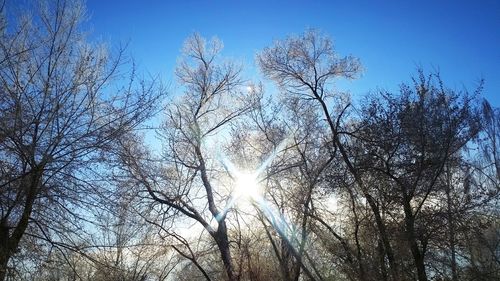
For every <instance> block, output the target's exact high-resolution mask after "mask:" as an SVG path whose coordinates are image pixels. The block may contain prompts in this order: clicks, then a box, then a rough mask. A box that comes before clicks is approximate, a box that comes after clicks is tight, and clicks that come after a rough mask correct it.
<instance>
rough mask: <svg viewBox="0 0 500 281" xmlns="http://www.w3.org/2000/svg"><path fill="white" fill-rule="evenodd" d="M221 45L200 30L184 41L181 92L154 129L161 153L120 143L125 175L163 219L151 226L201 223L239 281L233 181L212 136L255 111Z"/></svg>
mask: <svg viewBox="0 0 500 281" xmlns="http://www.w3.org/2000/svg"><path fill="white" fill-rule="evenodd" d="M221 49H222V43H221V42H220V41H219V40H217V39H213V40H210V41H209V42H206V41H205V40H204V39H203V38H202V37H201V36H199V35H198V34H195V35H193V36H192V37H190V38H189V39H188V40H187V41H186V43H185V45H184V50H183V51H184V53H183V57H182V59H181V61H180V63H179V65H178V67H177V70H176V74H177V77H178V79H179V82H180V84H181V85H182V86H183V88H184V90H185V93H184V95H182V96H180V97H179V98H178V100H177V101H176V102H174V103H172V105H171V106H170V107H169V108H168V109H167V111H166V121H165V126H164V127H163V128H162V129H161V130H160V131H159V134H160V135H161V138H162V140H163V148H164V150H163V155H162V156H161V157H160V159H156V160H155V159H154V157H153V155H152V154H150V153H148V152H147V148H144V147H141V146H140V145H139V144H138V142H133V141H131V142H128V143H125V144H124V145H123V147H124V148H125V149H124V151H123V152H122V161H123V163H124V165H125V169H126V170H127V172H128V174H129V175H130V176H131V177H132V178H133V180H134V181H135V182H136V183H137V185H138V186H140V187H142V188H143V190H144V191H145V192H147V195H148V197H149V198H150V199H151V200H153V201H154V202H155V203H156V204H157V207H156V208H155V210H154V212H155V215H153V216H152V217H153V218H154V217H160V218H163V219H160V220H159V221H158V219H156V221H157V222H156V224H158V225H160V226H162V227H164V229H165V230H166V231H172V230H173V231H175V226H173V227H171V225H172V223H173V222H178V221H179V220H181V219H182V218H185V219H186V218H187V219H189V220H192V222H193V221H194V222H196V223H197V224H199V225H200V226H202V227H203V229H204V231H206V232H207V233H208V235H209V236H210V237H211V239H213V240H212V241H213V242H215V245H216V247H217V249H218V251H219V253H220V257H221V260H222V262H223V264H224V271H225V275H226V276H227V278H228V279H229V280H237V274H236V272H237V271H236V269H235V267H234V264H233V259H232V256H231V247H230V244H229V242H230V238H229V236H228V233H229V231H228V225H227V222H226V218H227V215H228V212H229V209H228V208H224V206H227V205H228V204H229V201H230V198H231V196H232V194H231V192H230V191H231V186H230V183H231V181H230V179H229V178H228V176H227V171H226V170H224V167H223V165H222V163H221V161H220V159H219V161H217V160H218V159H217V158H216V157H217V149H216V147H217V146H219V147H220V146H221V143H217V144H216V146H215V147H214V146H213V145H211V142H213V139H211V137H212V136H214V135H216V134H219V135H220V134H224V131H227V130H228V128H229V126H230V125H231V124H232V123H234V122H235V121H237V120H238V118H240V117H241V116H242V115H243V114H245V113H247V112H248V111H249V110H251V109H252V107H253V104H254V101H253V100H252V99H249V98H251V95H249V94H248V93H246V92H245V91H243V89H244V88H243V80H242V79H241V77H240V69H239V67H237V66H236V65H235V64H234V63H231V62H220V59H219V54H220V51H221ZM219 141H220V140H219ZM223 178H226V181H224V180H222V179H223ZM224 185H226V188H223V186H224ZM227 185H229V187H227ZM180 236H181V237H182V235H180ZM181 240H182V239H181ZM176 250H179V249H178V248H177V249H176ZM179 253H180V254H181V255H184V254H183V253H182V252H181V251H179ZM186 256H187V255H186ZM190 256H191V258H190V260H191V261H193V262H194V261H195V259H194V257H193V256H192V255H190ZM196 266H197V267H198V268H199V269H200V270H201V267H200V266H199V265H196ZM204 275H205V278H207V279H209V276H207V275H206V274H204Z"/></svg>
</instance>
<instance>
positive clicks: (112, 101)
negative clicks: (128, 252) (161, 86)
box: [0, 1, 161, 280]
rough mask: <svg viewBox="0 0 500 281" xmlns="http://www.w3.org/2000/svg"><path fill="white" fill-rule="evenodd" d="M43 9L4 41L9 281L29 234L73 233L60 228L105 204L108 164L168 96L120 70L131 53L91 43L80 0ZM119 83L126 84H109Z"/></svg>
mask: <svg viewBox="0 0 500 281" xmlns="http://www.w3.org/2000/svg"><path fill="white" fill-rule="evenodd" d="M35 11H36V13H35V15H34V16H33V17H28V16H27V15H25V16H20V17H18V20H17V21H13V22H8V24H9V26H10V27H11V28H9V29H8V30H7V29H3V30H2V34H1V37H2V38H1V40H0V108H1V109H0V162H1V164H0V167H1V168H0V188H1V193H0V194H1V195H0V210H1V213H0V215H1V219H0V241H1V242H0V280H4V279H5V277H6V275H7V273H8V264H9V260H10V258H11V257H12V256H13V255H14V254H15V253H16V252H17V251H18V247H20V243H21V241H22V238H23V237H24V235H25V234H26V232H32V233H33V234H36V235H37V236H38V237H42V238H44V239H47V240H53V239H57V234H55V233H59V235H60V237H68V236H67V235H66V234H67V233H65V232H67V231H69V230H70V228H65V229H58V228H59V227H60V226H61V225H62V223H61V224H58V223H59V222H68V220H69V221H70V222H71V223H69V224H67V225H71V224H73V226H76V225H77V224H78V218H82V217H84V216H85V215H84V214H82V213H81V212H79V211H78V209H79V208H82V207H83V205H86V207H89V206H92V205H94V203H96V202H97V201H98V199H97V196H98V195H99V194H101V193H102V190H100V189H99V187H98V186H95V185H94V184H91V182H92V180H91V179H92V178H95V176H94V175H95V173H98V169H99V165H98V164H99V163H101V162H102V160H103V159H105V154H106V151H107V150H108V148H109V147H110V146H111V144H112V143H113V142H114V141H115V140H116V139H118V138H120V137H121V136H122V135H124V134H127V133H128V132H130V131H131V130H133V129H134V128H135V127H136V126H137V125H138V124H140V123H141V122H142V121H144V120H145V119H146V118H147V117H148V116H150V115H151V114H152V113H153V111H154V108H155V106H154V105H155V104H156V103H157V97H158V94H159V93H161V90H160V91H157V90H158V89H157V88H156V84H155V83H146V82H144V83H142V82H141V83H135V82H136V81H135V80H134V79H136V77H135V74H134V73H133V72H131V73H129V74H126V73H125V72H122V73H121V74H120V72H119V69H120V68H121V67H122V66H123V63H124V59H123V57H122V55H123V51H121V50H120V51H118V54H117V55H116V56H114V58H113V56H111V55H110V54H109V53H108V52H107V51H106V49H105V48H104V47H102V46H98V45H95V44H91V43H88V42H86V40H85V37H84V34H83V32H82V30H81V28H80V23H81V20H82V19H83V18H84V15H85V11H84V7H83V5H82V4H81V3H80V2H78V1H57V2H52V1H48V2H40V3H39V4H38V5H37V6H36V9H35ZM120 75H130V76H129V77H130V80H129V81H128V82H126V80H127V78H126V76H120ZM116 78H120V79H121V78H125V79H121V81H125V82H126V83H125V85H124V86H123V87H117V89H113V87H109V85H110V82H111V81H113V79H116ZM136 86H137V87H136ZM76 228H78V227H76Z"/></svg>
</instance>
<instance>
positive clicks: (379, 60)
mask: <svg viewBox="0 0 500 281" xmlns="http://www.w3.org/2000/svg"><path fill="white" fill-rule="evenodd" d="M87 10H88V14H89V15H90V22H89V23H90V25H91V26H92V29H93V33H92V34H93V35H92V36H93V37H95V38H99V39H102V40H104V41H107V42H109V43H110V44H111V45H115V44H117V42H122V43H127V42H128V43H129V48H128V50H129V52H130V53H131V54H132V55H133V57H134V58H135V60H136V61H137V62H138V63H139V66H140V67H141V68H142V69H146V70H148V71H149V72H151V73H160V74H161V76H162V77H163V79H164V80H165V82H166V83H174V82H175V79H174V74H173V70H174V68H175V63H176V60H177V58H178V56H179V54H180V49H181V47H182V43H183V41H184V40H185V39H186V38H187V37H188V36H189V35H190V34H192V33H193V32H199V33H201V34H202V35H203V36H204V37H208V38H210V37H212V36H217V37H219V38H220V39H221V40H222V41H223V42H224V45H225V49H224V55H226V56H228V57H230V58H234V59H236V60H238V61H241V62H243V63H244V64H245V67H246V74H248V75H249V76H254V75H256V73H257V72H256V69H257V68H256V66H255V63H254V57H255V54H256V52H258V51H259V50H261V49H262V48H264V47H266V46H269V45H271V44H272V42H273V40H276V39H281V38H285V37H286V36H287V35H291V34H299V33H301V32H303V31H304V30H305V29H307V28H316V29H319V30H321V31H322V32H324V33H326V34H328V35H330V36H331V37H332V38H333V39H334V42H335V45H336V48H337V50H338V52H339V53H340V54H341V55H348V54H352V55H354V56H357V57H359V58H360V59H361V62H362V64H363V66H364V68H365V71H364V73H363V76H362V77H361V78H360V79H358V80H355V81H352V82H348V83H345V82H344V83H340V84H339V88H342V89H348V90H350V91H351V93H352V94H353V95H355V96H361V95H363V94H366V93H367V92H369V91H373V90H375V89H377V88H385V89H390V90H394V89H397V87H398V85H399V84H400V83H401V82H405V81H409V78H410V76H411V75H412V74H414V73H415V69H416V67H417V66H422V67H424V69H425V70H429V71H430V70H435V69H439V70H440V72H441V74H442V77H443V79H444V81H445V83H446V84H447V85H448V86H450V87H452V88H454V89H458V90H461V89H463V88H464V87H466V88H467V89H469V90H473V89H474V87H475V86H476V85H477V83H478V81H479V79H480V78H484V79H485V80H486V84H485V89H484V95H485V96H486V97H487V98H488V99H489V100H490V102H491V103H492V104H493V105H494V106H496V107H500V1H497V0H478V1H472V0H470V1H459V0H457V1H437V0H436V1H404V0H401V1H318V0H308V1H306V0H304V1H295V0H291V1H271V0H268V1H250V0H247V1H241V0H233V1H229V0H224V1H222V0H197V1H195V0H183V1H181V0H179V1H166V0H164V1H160V0H149V1H147V0H144V1H129V0H122V1H111V0H108V1H103V0H87ZM254 77H255V76H254ZM254 77H249V78H254Z"/></svg>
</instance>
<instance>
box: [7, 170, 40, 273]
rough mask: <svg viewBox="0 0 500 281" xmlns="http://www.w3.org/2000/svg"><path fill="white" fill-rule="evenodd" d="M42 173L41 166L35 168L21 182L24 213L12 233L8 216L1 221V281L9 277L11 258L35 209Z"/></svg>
mask: <svg viewBox="0 0 500 281" xmlns="http://www.w3.org/2000/svg"><path fill="white" fill-rule="evenodd" d="M41 175H42V169H41V168H36V169H33V170H32V171H31V172H30V173H29V174H28V176H27V177H26V178H25V179H24V180H23V182H22V183H21V186H20V190H19V192H22V191H23V190H25V191H26V198H25V202H24V206H23V212H22V215H21V217H20V218H19V221H18V222H17V225H16V226H15V227H14V228H13V229H14V230H13V231H12V234H9V230H10V229H11V228H12V227H10V226H9V225H8V222H7V221H8V218H2V221H1V223H0V232H1V233H0V238H1V241H0V281H3V280H5V277H7V270H8V268H7V266H8V264H9V260H10V258H11V257H12V255H14V253H15V252H16V250H17V247H18V246H19V242H20V241H21V238H22V237H23V235H24V232H25V231H26V228H27V227H28V223H29V218H30V216H31V212H32V210H33V203H34V202H35V198H36V194H37V191H38V187H39V185H40V180H41Z"/></svg>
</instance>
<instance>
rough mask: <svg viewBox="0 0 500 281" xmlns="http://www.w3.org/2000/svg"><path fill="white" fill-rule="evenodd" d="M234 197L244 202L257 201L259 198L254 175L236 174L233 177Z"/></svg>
mask: <svg viewBox="0 0 500 281" xmlns="http://www.w3.org/2000/svg"><path fill="white" fill-rule="evenodd" d="M235 180H236V182H235V188H234V195H235V196H236V198H242V199H245V200H257V199H259V198H260V197H261V190H260V187H259V183H258V179H257V177H256V175H255V174H254V173H238V174H237V175H235Z"/></svg>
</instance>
